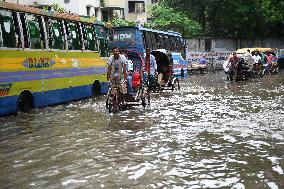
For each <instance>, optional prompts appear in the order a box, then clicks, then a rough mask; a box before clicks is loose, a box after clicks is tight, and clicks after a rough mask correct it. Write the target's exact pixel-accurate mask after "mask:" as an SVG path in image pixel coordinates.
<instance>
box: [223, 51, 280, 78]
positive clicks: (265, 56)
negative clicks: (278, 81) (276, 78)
mask: <svg viewBox="0 0 284 189" xmlns="http://www.w3.org/2000/svg"><path fill="white" fill-rule="evenodd" d="M277 68H278V65H277V56H276V54H275V53H274V52H272V51H267V52H261V51H260V50H254V51H252V52H251V51H250V50H249V49H248V50H247V51H246V52H245V53H243V54H242V55H240V56H238V54H237V53H236V52H234V53H233V54H232V56H230V57H229V59H228V61H227V62H226V64H225V65H224V69H225V71H226V72H227V73H228V74H229V75H235V77H238V76H239V77H242V76H243V73H244V72H246V74H247V73H249V74H250V75H251V74H253V75H261V76H263V75H265V74H273V73H275V72H277ZM240 74H242V75H240ZM239 79H241V78H239Z"/></svg>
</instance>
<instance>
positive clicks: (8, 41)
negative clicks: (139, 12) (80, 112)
mask: <svg viewBox="0 0 284 189" xmlns="http://www.w3.org/2000/svg"><path fill="white" fill-rule="evenodd" d="M95 31H96V26H95V25H94V24H93V23H91V22H88V21H85V20H84V21H83V20H81V19H80V17H79V16H77V15H70V14H67V13H49V12H47V11H44V10H42V9H38V8H32V7H28V6H23V5H18V4H13V3H7V2H0V116H3V115H7V114H13V113H16V112H18V111H21V112H28V111H30V110H31V109H32V108H40V107H46V106H49V105H55V104H59V103H63V102H68V101H72V100H78V99H82V98H85V97H89V96H92V95H93V94H94V93H106V92H107V90H108V86H107V78H106V72H107V63H106V61H105V60H104V59H102V58H101V57H100V54H99V51H100V49H99V41H98V39H97V35H96V32H95Z"/></svg>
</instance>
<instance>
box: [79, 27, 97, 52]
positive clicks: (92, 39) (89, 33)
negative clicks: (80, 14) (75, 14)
mask: <svg viewBox="0 0 284 189" xmlns="http://www.w3.org/2000/svg"><path fill="white" fill-rule="evenodd" d="M95 34H96V33H95V31H94V28H93V27H92V25H87V24H84V25H83V37H84V41H85V43H84V45H85V50H91V51H97V50H98V47H97V41H96V36H95Z"/></svg>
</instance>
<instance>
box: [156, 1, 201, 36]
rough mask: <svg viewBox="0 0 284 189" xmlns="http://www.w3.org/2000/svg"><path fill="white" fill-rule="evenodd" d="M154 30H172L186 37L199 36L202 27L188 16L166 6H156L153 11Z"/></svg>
mask: <svg viewBox="0 0 284 189" xmlns="http://www.w3.org/2000/svg"><path fill="white" fill-rule="evenodd" d="M151 16H152V17H153V23H152V24H151V25H152V26H153V27H154V28H157V29H161V30H166V31H167V30H172V31H178V32H180V33H182V34H183V35H184V36H186V37H194V36H198V35H199V34H200V31H201V26H200V24H199V23H198V22H196V21H194V20H190V19H189V18H188V17H187V15H185V14H184V13H182V12H178V11H176V10H174V9H173V8H170V7H168V6H166V5H164V4H160V5H155V6H153V7H152V9H151Z"/></svg>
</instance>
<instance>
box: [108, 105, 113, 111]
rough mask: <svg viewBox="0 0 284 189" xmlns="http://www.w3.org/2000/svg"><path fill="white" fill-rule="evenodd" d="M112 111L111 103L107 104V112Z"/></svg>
mask: <svg viewBox="0 0 284 189" xmlns="http://www.w3.org/2000/svg"><path fill="white" fill-rule="evenodd" d="M111 112H112V104H109V105H108V113H111Z"/></svg>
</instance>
